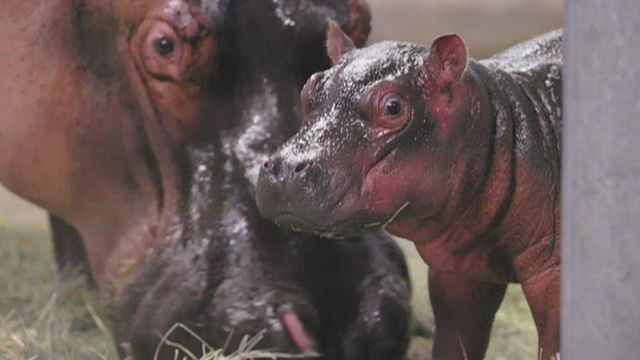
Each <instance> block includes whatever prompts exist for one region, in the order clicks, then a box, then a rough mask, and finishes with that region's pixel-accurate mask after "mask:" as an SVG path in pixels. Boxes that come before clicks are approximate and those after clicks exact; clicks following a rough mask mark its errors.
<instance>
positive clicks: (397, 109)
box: [378, 92, 405, 120]
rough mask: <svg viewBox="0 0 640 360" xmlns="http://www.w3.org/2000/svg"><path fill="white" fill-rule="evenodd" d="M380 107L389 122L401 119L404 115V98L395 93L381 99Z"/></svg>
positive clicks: (380, 111) (381, 112)
mask: <svg viewBox="0 0 640 360" xmlns="http://www.w3.org/2000/svg"><path fill="white" fill-rule="evenodd" d="M378 107H379V108H380V109H379V110H378V111H379V113H380V114H382V115H383V117H385V118H387V119H389V120H392V119H395V118H399V117H401V116H402V115H403V114H404V110H405V106H404V98H402V96H400V95H399V94H397V93H395V92H392V93H389V94H386V95H385V96H382V97H381V98H380V102H379V103H378Z"/></svg>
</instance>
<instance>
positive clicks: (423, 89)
mask: <svg viewBox="0 0 640 360" xmlns="http://www.w3.org/2000/svg"><path fill="white" fill-rule="evenodd" d="M327 47H328V53H329V57H330V58H331V59H332V61H333V63H334V67H333V68H331V69H330V70H327V71H325V72H322V73H318V74H315V75H313V76H312V77H311V79H310V80H309V81H308V83H307V84H306V86H305V87H304V89H303V91H302V104H303V105H302V111H303V115H304V118H305V124H304V126H303V128H302V129H301V130H300V132H299V133H298V134H296V135H295V136H294V137H293V138H292V139H290V140H289V141H288V142H287V143H285V144H284V145H283V146H282V147H281V148H280V149H279V150H278V151H277V152H276V154H274V155H273V157H272V158H271V159H270V160H269V161H268V162H266V163H265V164H264V166H263V168H262V171H261V173H260V179H259V185H258V193H257V200H258V206H259V208H260V211H261V213H262V214H263V215H264V216H266V217H268V218H271V219H273V220H274V221H275V222H276V223H278V224H279V225H281V226H288V227H291V228H293V229H294V230H298V231H305V232H311V233H315V234H321V235H323V236H325V237H342V236H353V235H359V234H362V233H366V232H371V231H376V230H379V229H386V230H387V231H389V232H390V233H392V234H393V235H397V236H400V237H404V238H407V239H409V240H411V241H413V242H414V243H415V245H416V247H417V249H418V251H419V252H420V254H421V256H422V258H423V259H424V261H425V262H426V263H427V264H428V265H429V269H430V270H429V289H430V296H431V302H432V305H433V310H434V313H435V320H436V333H435V342H434V349H433V359H446V360H452V359H482V358H483V357H484V354H485V351H486V348H487V343H488V340H489V333H490V331H491V326H492V323H493V319H494V315H495V312H496V311H497V309H498V307H499V305H500V303H501V301H502V299H503V296H504V293H505V288H506V286H507V284H508V283H511V282H517V283H520V284H522V289H523V290H524V294H525V296H526V298H527V301H528V303H529V306H530V308H531V311H532V314H533V318H534V320H535V323H536V327H537V330H538V336H539V353H540V355H541V358H542V359H549V358H553V357H555V356H556V354H557V352H558V350H559V335H560V334H559V305H560V303H559V296H560V283H559V276H560V238H559V230H560V226H559V213H560V197H559V190H560V157H561V150H560V149H561V133H562V112H561V109H562V91H561V89H562V34H561V32H560V31H556V32H552V33H549V34H546V35H543V36H541V37H538V38H536V39H533V40H531V41H528V42H525V43H523V44H520V45H518V46H516V47H514V48H512V49H510V50H507V51H506V52H504V53H501V54H499V55H497V56H494V57H492V58H490V59H486V60H482V61H475V60H470V59H468V58H467V48H466V46H465V44H464V42H463V40H462V39H461V38H460V37H459V36H457V35H446V36H442V37H439V38H437V39H436V40H435V41H434V42H433V44H432V45H431V48H425V47H422V46H420V45H415V44H407V43H398V42H382V43H379V44H375V45H372V46H370V47H368V48H364V49H356V48H355V47H354V45H353V43H352V42H351V40H350V39H349V37H348V36H346V35H345V34H344V33H342V31H341V30H340V28H339V27H338V26H337V25H336V24H332V25H331V27H330V30H329V36H328V45H327Z"/></svg>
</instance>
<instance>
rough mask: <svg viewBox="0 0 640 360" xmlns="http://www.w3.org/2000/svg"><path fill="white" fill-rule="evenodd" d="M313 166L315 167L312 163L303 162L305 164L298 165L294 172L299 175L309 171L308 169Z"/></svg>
mask: <svg viewBox="0 0 640 360" xmlns="http://www.w3.org/2000/svg"><path fill="white" fill-rule="evenodd" d="M311 165H313V163H312V162H303V163H300V164H298V165H296V167H295V169H293V171H294V172H295V173H296V174H299V173H301V172H303V171H305V170H307V169H308V168H310V167H311Z"/></svg>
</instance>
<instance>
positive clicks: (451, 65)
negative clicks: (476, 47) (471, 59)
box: [426, 34, 467, 87]
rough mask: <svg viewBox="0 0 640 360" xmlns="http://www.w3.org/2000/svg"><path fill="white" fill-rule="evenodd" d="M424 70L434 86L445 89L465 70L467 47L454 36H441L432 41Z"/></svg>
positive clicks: (458, 78)
mask: <svg viewBox="0 0 640 360" xmlns="http://www.w3.org/2000/svg"><path fill="white" fill-rule="evenodd" d="M426 66H427V68H426V70H427V72H428V74H429V75H430V77H431V78H432V79H433V80H435V82H436V84H435V85H436V86H438V87H445V86H448V85H449V84H450V83H452V82H456V81H459V80H460V79H461V78H462V74H463V73H464V71H465V69H466V68H467V46H466V45H465V44H464V40H462V38H461V37H460V36H458V35H456V34H452V35H443V36H440V37H439V38H437V39H435V40H434V41H433V44H431V51H430V52H429V56H428V58H427V61H426Z"/></svg>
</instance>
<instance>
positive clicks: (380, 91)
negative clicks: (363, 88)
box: [369, 83, 411, 131]
mask: <svg viewBox="0 0 640 360" xmlns="http://www.w3.org/2000/svg"><path fill="white" fill-rule="evenodd" d="M369 99H371V100H370V102H369V104H371V105H370V106H371V107H370V109H371V110H370V112H369V114H370V116H371V118H372V122H373V125H374V126H375V127H376V128H377V129H378V130H380V129H383V131H396V130H400V129H402V128H403V127H404V126H405V125H406V124H407V123H408V122H409V120H410V119H411V108H410V107H409V105H408V103H407V98H406V97H405V96H404V95H403V94H402V92H401V90H399V89H398V86H397V85H396V84H394V83H382V84H381V85H380V86H379V87H378V88H376V89H374V90H372V91H371V92H370V93H369Z"/></svg>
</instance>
